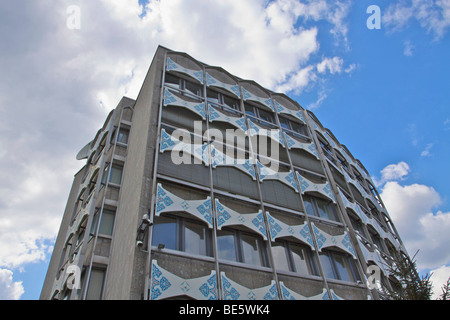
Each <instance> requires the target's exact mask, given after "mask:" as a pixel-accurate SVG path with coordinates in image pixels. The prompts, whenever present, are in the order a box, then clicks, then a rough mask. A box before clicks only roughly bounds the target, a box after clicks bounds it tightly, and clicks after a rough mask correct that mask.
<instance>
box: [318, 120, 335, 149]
mask: <svg viewBox="0 0 450 320" xmlns="http://www.w3.org/2000/svg"><path fill="white" fill-rule="evenodd" d="M311 123H312V125H313V127H314V130H316V131H318V132H319V133H320V134H321V135H322V137H323V138H324V139H325V140H327V141H328V143H329V144H330V145H331V146H332V147H333V148H336V149H338V150H340V148H339V147H338V146H337V144H336V143H335V142H334V139H333V138H332V137H331V136H330V134H329V133H328V132H327V131H326V130H323V129H322V128H321V127H320V126H319V125H318V124H317V123H316V122H315V121H314V120H312V119H311Z"/></svg>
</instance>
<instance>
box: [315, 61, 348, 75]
mask: <svg viewBox="0 0 450 320" xmlns="http://www.w3.org/2000/svg"><path fill="white" fill-rule="evenodd" d="M343 64H344V60H343V59H342V58H340V57H333V58H325V59H323V60H322V61H321V62H320V63H319V64H317V71H318V72H319V73H325V72H326V71H327V70H328V72H330V73H331V74H335V73H341V72H342V66H343Z"/></svg>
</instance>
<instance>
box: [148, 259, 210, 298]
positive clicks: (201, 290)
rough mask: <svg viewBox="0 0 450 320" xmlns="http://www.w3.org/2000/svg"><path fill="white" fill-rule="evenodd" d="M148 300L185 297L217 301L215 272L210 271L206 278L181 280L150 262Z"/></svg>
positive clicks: (154, 261) (156, 263) (154, 262)
mask: <svg viewBox="0 0 450 320" xmlns="http://www.w3.org/2000/svg"><path fill="white" fill-rule="evenodd" d="M150 283H151V284H150V285H151V287H150V300H160V299H167V298H171V297H176V296H181V295H185V296H188V297H191V298H193V299H196V300H217V299H218V293H217V277H216V271H215V270H212V271H211V273H210V274H209V275H208V276H204V277H199V278H193V279H183V278H181V277H178V276H176V275H174V274H173V273H171V272H169V271H167V270H165V269H164V268H162V267H161V266H159V265H158V262H157V261H156V260H153V261H152V272H151V281H150Z"/></svg>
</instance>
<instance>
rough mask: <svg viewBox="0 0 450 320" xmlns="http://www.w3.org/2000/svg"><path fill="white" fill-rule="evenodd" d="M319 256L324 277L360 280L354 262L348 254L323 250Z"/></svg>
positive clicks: (352, 280) (351, 280)
mask: <svg viewBox="0 0 450 320" xmlns="http://www.w3.org/2000/svg"><path fill="white" fill-rule="evenodd" d="M319 257H320V264H321V266H322V270H323V272H324V274H325V277H327V278H331V279H336V280H342V281H349V282H356V281H358V280H360V277H359V275H358V272H357V270H356V266H355V263H354V261H353V260H352V258H351V256H350V255H348V254H346V253H341V252H337V251H331V250H323V251H322V253H320V255H319Z"/></svg>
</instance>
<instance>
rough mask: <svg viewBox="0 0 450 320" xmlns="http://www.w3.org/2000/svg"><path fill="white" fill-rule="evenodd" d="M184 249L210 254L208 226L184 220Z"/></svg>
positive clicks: (194, 252) (193, 252) (204, 254)
mask: <svg viewBox="0 0 450 320" xmlns="http://www.w3.org/2000/svg"><path fill="white" fill-rule="evenodd" d="M183 230H184V237H183V238H184V239H183V240H184V241H183V242H184V251H185V252H189V253H192V254H197V255H202V256H206V255H208V244H209V241H207V237H208V228H207V227H206V226H205V225H201V224H198V223H194V222H190V221H185V222H184V229H183Z"/></svg>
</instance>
